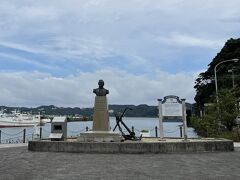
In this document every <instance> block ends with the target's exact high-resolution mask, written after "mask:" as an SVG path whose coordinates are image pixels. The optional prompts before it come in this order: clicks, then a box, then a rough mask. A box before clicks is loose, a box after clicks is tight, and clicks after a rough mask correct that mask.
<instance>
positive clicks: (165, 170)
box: [0, 145, 240, 180]
mask: <svg viewBox="0 0 240 180" xmlns="http://www.w3.org/2000/svg"><path fill="white" fill-rule="evenodd" d="M0 146H2V148H0V179H1V180H8V179H9V180H10V179H17V180H21V179H23V180H28V179H29V180H30V179H34V180H35V179H36V180H38V179H39V180H40V179H48V180H55V179H56V180H66V179H104V180H105V179H136V180H139V179H144V180H146V179H184V180H185V179H191V180H192V179H229V180H233V179H240V173H239V171H240V149H239V148H236V151H235V152H221V153H192V154H78V153H50V152H30V151H28V150H27V147H26V146H21V145H20V146H19V147H9V146H8V147H6V146H5V147H4V146H3V145H0Z"/></svg>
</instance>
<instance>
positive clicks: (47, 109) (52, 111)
mask: <svg viewBox="0 0 240 180" xmlns="http://www.w3.org/2000/svg"><path fill="white" fill-rule="evenodd" d="M126 107H129V108H131V109H132V111H127V113H126V114H125V115H126V116H127V117H157V116H158V108H157V106H148V105H146V104H141V105H138V106H135V105H109V110H110V115H112V116H114V114H115V113H117V112H122V111H123V110H124V109H125V108H126ZM191 107H192V105H191V104H189V103H187V109H191ZM1 109H2V110H3V109H4V110H5V112H7V113H10V112H11V111H13V110H18V111H20V112H30V113H33V114H38V113H39V112H41V114H45V115H82V116H92V114H93V108H79V107H74V108H71V107H56V106H54V105H50V106H40V107H36V108H26V107H6V106H0V110H1Z"/></svg>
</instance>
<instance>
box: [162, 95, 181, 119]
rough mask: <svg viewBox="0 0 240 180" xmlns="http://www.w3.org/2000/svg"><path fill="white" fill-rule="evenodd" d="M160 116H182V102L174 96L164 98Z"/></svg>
mask: <svg viewBox="0 0 240 180" xmlns="http://www.w3.org/2000/svg"><path fill="white" fill-rule="evenodd" d="M162 116H183V113H182V104H180V103H179V102H178V101H177V99H175V98H169V99H166V101H165V102H164V103H163V104H162Z"/></svg>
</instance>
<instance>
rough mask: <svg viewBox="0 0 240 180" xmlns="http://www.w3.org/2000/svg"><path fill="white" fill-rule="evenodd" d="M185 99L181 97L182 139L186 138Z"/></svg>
mask: <svg viewBox="0 0 240 180" xmlns="http://www.w3.org/2000/svg"><path fill="white" fill-rule="evenodd" d="M185 100H186V99H181V101H182V115H183V133H184V140H187V118H186V103H185Z"/></svg>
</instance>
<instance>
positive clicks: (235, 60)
mask: <svg viewBox="0 0 240 180" xmlns="http://www.w3.org/2000/svg"><path fill="white" fill-rule="evenodd" d="M230 61H233V62H238V61H239V59H229V60H225V61H222V62H220V63H218V64H217V65H216V66H215V67H214V78H215V89H216V100H217V103H218V86H217V67H218V66H219V65H221V64H223V63H226V62H230Z"/></svg>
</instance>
